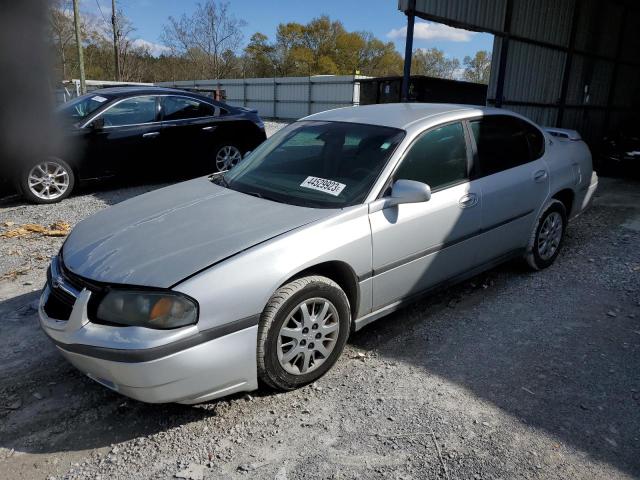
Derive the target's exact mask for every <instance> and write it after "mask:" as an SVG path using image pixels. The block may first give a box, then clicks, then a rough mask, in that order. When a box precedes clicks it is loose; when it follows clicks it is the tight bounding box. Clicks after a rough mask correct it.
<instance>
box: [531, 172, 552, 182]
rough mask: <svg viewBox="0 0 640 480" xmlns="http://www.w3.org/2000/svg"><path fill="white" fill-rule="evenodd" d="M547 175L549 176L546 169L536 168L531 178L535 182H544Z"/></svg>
mask: <svg viewBox="0 0 640 480" xmlns="http://www.w3.org/2000/svg"><path fill="white" fill-rule="evenodd" d="M548 177H549V174H548V173H547V171H546V170H538V171H537V172H536V173H535V175H534V176H533V179H534V180H535V181H536V182H537V183H541V182H544V181H545V180H546V179H547V178H548Z"/></svg>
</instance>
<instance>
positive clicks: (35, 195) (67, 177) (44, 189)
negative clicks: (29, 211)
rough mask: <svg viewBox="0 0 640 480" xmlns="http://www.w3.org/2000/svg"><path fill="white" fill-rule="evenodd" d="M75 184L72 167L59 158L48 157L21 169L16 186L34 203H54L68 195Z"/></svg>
mask: <svg viewBox="0 0 640 480" xmlns="http://www.w3.org/2000/svg"><path fill="white" fill-rule="evenodd" d="M74 185H75V175H74V173H73V169H72V168H71V167H70V166H69V164H68V163H67V162H65V161H64V160H61V159H59V158H48V159H46V160H43V161H42V162H39V163H36V164H35V165H32V166H30V167H28V168H26V169H24V170H23V171H22V174H21V175H20V177H19V179H18V186H19V187H20V191H21V193H22V194H23V195H24V197H25V198H27V199H28V200H30V201H32V202H34V203H56V202H59V201H60V200H62V199H64V198H66V197H68V196H69V195H70V194H71V191H72V190H73V187H74Z"/></svg>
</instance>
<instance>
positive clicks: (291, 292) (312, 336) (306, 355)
mask: <svg viewBox="0 0 640 480" xmlns="http://www.w3.org/2000/svg"><path fill="white" fill-rule="evenodd" d="M323 302H324V303H323ZM303 303H304V304H306V305H307V311H309V313H310V315H309V317H310V318H309V319H308V322H307V323H303V322H304V320H303V318H302V310H301V309H300V306H301V305H302V304H303ZM325 304H326V305H327V314H326V316H325V317H324V320H323V319H322V318H321V319H320V321H318V322H314V321H313V319H314V315H313V313H315V314H316V318H317V317H319V316H320V315H321V314H322V311H323V310H324V305H325ZM332 307H333V309H332ZM292 314H293V319H292V318H291V315H292ZM297 320H300V325H299V328H292V327H298V325H297V324H296V321H297ZM314 324H315V325H314ZM350 324H351V310H350V307H349V300H348V298H347V296H346V295H345V293H344V291H343V290H342V289H341V288H340V287H339V286H338V284H337V283H335V282H334V281H333V280H330V279H328V278H326V277H321V276H315V275H314V276H308V277H302V278H299V279H297V280H293V281H291V282H290V283H288V284H286V285H284V286H283V287H281V288H279V289H278V290H277V291H276V292H275V293H274V294H273V296H272V297H271V299H270V300H269V303H268V304H267V306H266V307H265V309H264V311H263V312H262V317H261V318H260V323H259V326H258V345H257V364H258V377H259V378H260V380H262V382H264V383H265V384H267V385H268V386H270V387H272V388H274V389H277V390H284V391H287V390H293V389H296V388H298V387H301V386H303V385H306V384H308V383H311V382H314V381H316V380H317V379H318V378H320V377H321V376H322V375H324V374H325V373H326V372H327V371H329V369H330V368H331V367H332V366H333V365H334V364H335V363H336V361H337V360H338V358H339V357H340V354H341V353H342V351H343V349H344V346H345V344H346V343H347V338H348V336H349V331H350ZM283 328H288V330H286V331H287V332H294V335H295V336H292V337H288V336H287V335H286V333H283V331H282V329H283ZM305 329H306V331H307V333H306V334H305ZM329 329H333V331H332V332H330V333H327V332H328V331H329ZM314 332H315V333H314ZM318 338H320V340H318ZM290 343H291V344H293V345H292V346H291V347H290V348H289V347H288V346H287V345H288V344H290ZM320 346H321V347H322V349H323V350H324V352H325V354H323V353H321V352H320V351H318V349H320V348H321V347H320ZM289 356H291V357H292V358H291V360H289V361H287V358H285V357H289ZM280 358H282V361H281V360H280ZM307 359H308V360H307ZM305 362H307V363H309V366H308V367H307V368H306V372H305V371H304V369H305V366H304V365H305ZM296 369H297V371H296Z"/></svg>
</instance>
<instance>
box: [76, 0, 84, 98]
mask: <svg viewBox="0 0 640 480" xmlns="http://www.w3.org/2000/svg"><path fill="white" fill-rule="evenodd" d="M73 26H74V27H75V30H76V45H77V46H78V67H79V68H80V93H81V94H82V95H84V94H85V93H87V84H86V82H85V78H84V57H83V55H82V36H81V35H80V13H79V12H78V0H73Z"/></svg>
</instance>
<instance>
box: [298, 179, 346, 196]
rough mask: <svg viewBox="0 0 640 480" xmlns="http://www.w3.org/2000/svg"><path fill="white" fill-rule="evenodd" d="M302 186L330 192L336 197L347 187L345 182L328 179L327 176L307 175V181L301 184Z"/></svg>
mask: <svg viewBox="0 0 640 480" xmlns="http://www.w3.org/2000/svg"><path fill="white" fill-rule="evenodd" d="M300 186H301V187H305V188H311V189H313V190H318V191H320V192H324V193H328V194H329V195H333V196H334V197H337V196H338V195H340V192H342V190H344V187H346V185H345V184H344V183H340V182H334V181H333V180H327V179H326V178H320V177H307V178H306V179H305V181H304V182H302V183H301V184H300Z"/></svg>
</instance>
